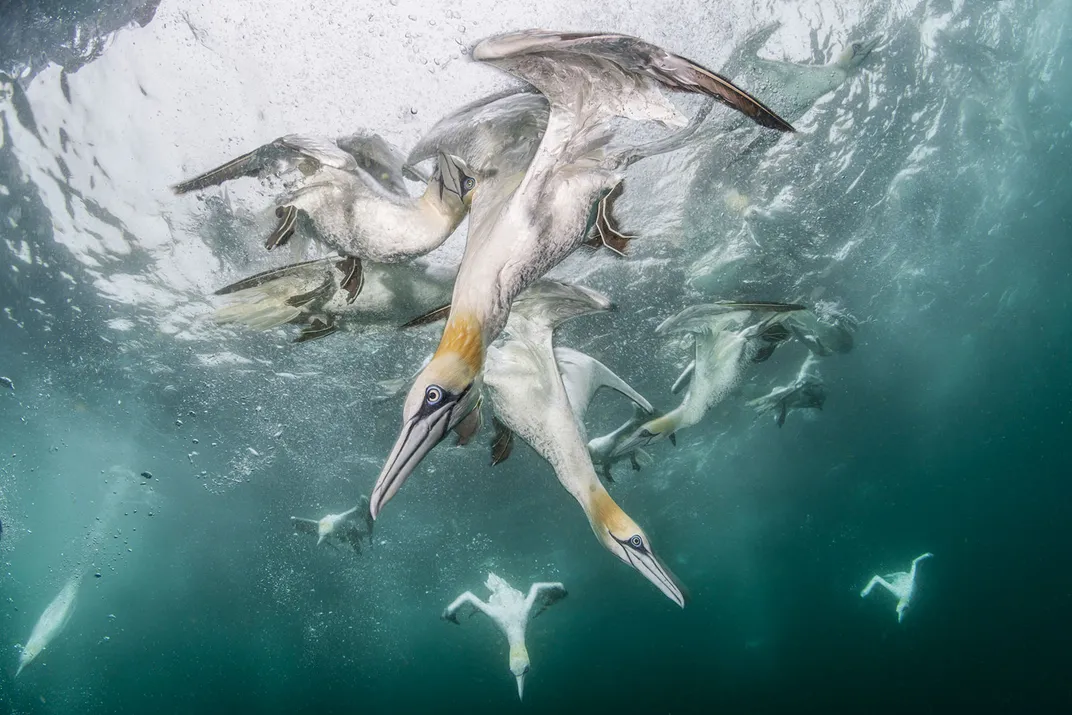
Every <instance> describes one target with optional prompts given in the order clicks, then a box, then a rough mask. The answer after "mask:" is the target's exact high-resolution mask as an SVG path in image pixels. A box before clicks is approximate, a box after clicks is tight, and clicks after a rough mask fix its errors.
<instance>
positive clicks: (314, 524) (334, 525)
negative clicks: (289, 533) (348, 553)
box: [290, 496, 372, 553]
mask: <svg viewBox="0 0 1072 715" xmlns="http://www.w3.org/2000/svg"><path fill="white" fill-rule="evenodd" d="M368 503H369V501H368V497H366V496H362V497H361V501H360V502H359V503H358V504H357V506H355V507H353V508H352V509H347V510H346V511H344V512H342V513H341V514H328V515H327V516H324V517H322V518H320V519H305V518H303V517H300V516H292V517H290V521H291V524H292V525H293V527H294V530H295V531H300V532H302V533H306V534H316V537H317V538H316V544H317V546H319V545H320V544H322V543H324V541H325V540H327V541H328V543H333V542H335V541H339V542H342V543H344V544H347V545H348V546H349V547H350V548H352V549H353V550H354V551H357V552H358V553H360V552H361V541H362V540H363V539H368V541H369V543H370V544H371V543H372V516H371V515H370V514H369V511H368Z"/></svg>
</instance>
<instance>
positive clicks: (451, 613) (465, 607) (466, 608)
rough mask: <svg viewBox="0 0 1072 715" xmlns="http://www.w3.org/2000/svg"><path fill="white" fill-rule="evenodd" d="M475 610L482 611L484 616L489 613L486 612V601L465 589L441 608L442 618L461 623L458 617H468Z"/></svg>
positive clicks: (475, 611) (470, 616)
mask: <svg viewBox="0 0 1072 715" xmlns="http://www.w3.org/2000/svg"><path fill="white" fill-rule="evenodd" d="M477 612H480V613H483V614H484V615H486V616H490V615H491V614H490V613H489V612H488V605H487V604H486V603H484V602H483V601H481V600H480V599H479V598H477V597H476V596H474V595H473V594H472V593H471V592H469V591H466V592H465V593H463V594H462V595H460V596H458V597H457V598H456V599H454V601H453V602H452V603H451V604H450V605H449V606H447V607H446V608H445V609H443V618H444V619H445V620H448V621H450V622H451V623H455V624H458V625H461V621H459V620H458V619H459V617H461V618H466V619H469V618H472V616H473V614H474V613H477Z"/></svg>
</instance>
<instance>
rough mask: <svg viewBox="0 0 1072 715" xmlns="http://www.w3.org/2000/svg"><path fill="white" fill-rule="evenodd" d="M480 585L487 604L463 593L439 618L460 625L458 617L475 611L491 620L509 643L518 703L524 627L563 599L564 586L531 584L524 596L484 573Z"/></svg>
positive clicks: (525, 656) (525, 659)
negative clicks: (484, 591) (485, 595)
mask: <svg viewBox="0 0 1072 715" xmlns="http://www.w3.org/2000/svg"><path fill="white" fill-rule="evenodd" d="M484 585H485V586H487V588H488V590H489V591H491V597H490V598H488V600H487V603H485V602H484V601H481V600H480V599H479V598H477V597H476V596H474V595H473V594H472V593H471V592H470V591H466V592H465V593H463V594H462V595H460V596H458V597H457V598H456V599H454V602H453V603H451V604H450V605H449V606H447V608H446V610H444V611H443V618H445V619H446V620H448V621H450V622H451V623H455V624H458V625H460V621H459V620H458V617H459V616H467V617H472V615H473V614H474V613H476V612H477V611H479V612H481V613H483V614H484V615H486V616H488V617H489V618H491V620H493V621H495V624H496V625H497V626H499V628H500V629H502V632H503V633H504V634H506V640H507V642H508V643H509V644H510V672H511V673H513V674H514V678H516V679H517V697H518V699H519V700H520V699H523V698H524V695H525V675H526V674H527V673H528V672H529V651H528V649H527V648H526V647H525V628H526V627H527V626H528V624H529V621H530V620H531V619H533V618H535V617H536V616H538V615H540V614H541V613H543V612H544V610H546V609H547V608H548V607H549V606H551V605H553V604H555V603H557V602H558V601H561V600H562V599H563V598H565V597H566V595H567V594H566V587H565V586H563V585H562V584H561V583H534V584H532V586H530V587H529V592H528V595H525V594H522V593H521V592H520V591H518V590H517V589H515V588H514V587H513V586H511V585H510V584H508V583H506V581H503V580H502V579H501V578H499V577H498V576H496V575H495V574H493V573H489V574H488V580H487V582H486V583H485V584H484Z"/></svg>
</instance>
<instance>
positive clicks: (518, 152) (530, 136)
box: [406, 89, 548, 180]
mask: <svg viewBox="0 0 1072 715" xmlns="http://www.w3.org/2000/svg"><path fill="white" fill-rule="evenodd" d="M547 115H548V104H547V99H546V98H545V97H543V96H542V95H540V94H537V93H535V92H528V91H521V90H518V89H510V90H507V91H506V92H500V93H498V94H494V95H491V96H488V97H483V98H481V99H478V100H477V101H476V102H473V103H472V104H469V105H466V106H465V107H462V108H461V109H459V110H458V111H456V112H454V113H453V114H451V115H449V116H446V117H444V118H443V119H440V120H439V121H438V122H436V124H435V126H433V127H432V128H431V129H429V130H428V132H427V133H426V134H425V135H424V136H422V137H421V139H420V141H418V142H417V144H416V146H414V147H413V149H412V150H410V153H409V156H408V157H407V159H406V164H407V166H415V165H417V164H419V163H421V162H422V161H427V160H429V159H433V158H435V156H436V155H437V154H438V153H439V152H445V153H447V154H453V155H454V156H458V157H461V158H462V159H463V160H464V161H465V163H466V164H467V165H468V166H469V168H470V169H471V170H473V171H474V172H475V173H476V174H477V175H478V176H480V177H481V180H484V179H486V178H488V177H490V176H492V175H497V174H506V175H509V174H515V173H517V172H521V171H524V170H525V169H526V168H528V165H529V162H530V161H532V157H533V156H534V155H535V153H536V147H537V146H538V145H539V142H540V138H541V137H542V136H543V132H544V129H545V128H546V127H547Z"/></svg>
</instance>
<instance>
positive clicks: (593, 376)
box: [555, 347, 654, 424]
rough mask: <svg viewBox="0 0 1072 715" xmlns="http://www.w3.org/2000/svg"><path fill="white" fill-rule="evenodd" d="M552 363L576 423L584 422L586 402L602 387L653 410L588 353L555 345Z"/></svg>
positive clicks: (640, 396) (624, 382)
mask: <svg viewBox="0 0 1072 715" xmlns="http://www.w3.org/2000/svg"><path fill="white" fill-rule="evenodd" d="M555 362H556V363H557V364H558V372H559V374H561V375H562V384H563V386H564V387H565V388H566V396H567V397H568V398H569V402H570V407H572V408H573V416H574V418H576V420H577V422H578V424H581V423H583V422H584V416H585V414H586V413H587V412H588V405H589V404H590V403H591V401H592V398H593V397H595V394H596V393H597V392H598V391H599V389H600V388H602V387H609V388H611V389H612V390H616V391H617V392H620V393H621V394H623V395H625V396H626V397H628V398H629V399H630V400H632V401H633V402H634V403H635V404H637V405H638V406H640V407H641V408H642V409H644V410H645V411H646V412H648V413H651V412H654V408H653V407H652V406H651V403H650V402H648V400H647V399H646V398H645V397H644V396H643V395H641V394H640V393H639V392H637V391H636V390H634V389H633V388H632V387H631V386H630V385H629V383H627V382H626V381H625V380H623V379H622V378H620V377H618V376H617V375H616V374H615V373H614V372H613V371H612V370H611V369H610V368H609V367H607V366H606V365H604V364H603V363H601V362H600V361H599V360H596V359H595V358H594V357H592V356H591V355H586V354H584V353H582V352H579V351H577V350H573V349H572V348H566V347H557V348H555Z"/></svg>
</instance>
